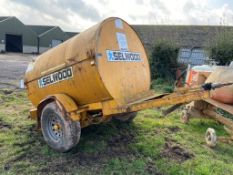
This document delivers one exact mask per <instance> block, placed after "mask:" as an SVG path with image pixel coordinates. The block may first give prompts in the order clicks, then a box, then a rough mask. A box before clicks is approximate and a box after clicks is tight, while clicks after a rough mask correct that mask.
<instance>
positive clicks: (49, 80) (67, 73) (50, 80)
mask: <svg viewBox="0 0 233 175" xmlns="http://www.w3.org/2000/svg"><path fill="white" fill-rule="evenodd" d="M72 77H73V70H72V67H67V68H65V69H62V70H59V71H57V72H54V73H52V74H49V75H46V76H44V77H41V78H40V79H39V80H38V86H39V88H43V87H46V86H49V85H51V84H55V83H58V82H60V81H63V80H67V79H70V78H72Z"/></svg>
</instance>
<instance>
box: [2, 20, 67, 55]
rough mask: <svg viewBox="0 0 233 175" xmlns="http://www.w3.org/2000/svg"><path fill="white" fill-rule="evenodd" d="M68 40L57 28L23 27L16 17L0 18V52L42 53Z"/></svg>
mask: <svg viewBox="0 0 233 175" xmlns="http://www.w3.org/2000/svg"><path fill="white" fill-rule="evenodd" d="M69 38H70V36H69V35H67V34H66V33H65V32H64V31H62V29H61V28H60V27H58V26H38V25H24V24H23V23H22V22H21V21H20V20H19V19H17V18H16V17H0V52H19V53H43V52H45V51H46V50H48V49H50V48H52V47H55V46H57V45H58V44H60V43H62V42H63V41H65V40H67V39H69Z"/></svg>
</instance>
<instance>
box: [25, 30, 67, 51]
mask: <svg viewBox="0 0 233 175" xmlns="http://www.w3.org/2000/svg"><path fill="white" fill-rule="evenodd" d="M28 27H29V28H31V29H32V30H33V31H34V32H35V33H37V35H38V45H39V48H38V52H39V53H42V52H45V51H46V50H48V49H50V48H52V47H55V46H57V45H58V44H60V43H62V42H64V41H65V40H67V39H69V36H68V35H67V34H66V33H65V32H63V31H62V30H61V28H60V27H58V26H41V25H28Z"/></svg>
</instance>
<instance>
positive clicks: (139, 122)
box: [0, 90, 233, 175]
mask: <svg viewBox="0 0 233 175" xmlns="http://www.w3.org/2000/svg"><path fill="white" fill-rule="evenodd" d="M30 107H31V105H30V103H29V101H28V100H27V97H26V93H25V92H11V91H9V90H1V91H0V174H17V175H19V174H114V175H115V174H129V175H131V174H158V175H159V174H184V175H187V174H190V175H191V174H198V175H199V174H203V175H204V174H209V175H214V174H216V175H220V174H224V175H232V174H233V147H232V145H228V144H224V143H218V144H217V146H216V147H215V148H213V149H212V148H209V147H207V146H206V144H205V141H204V134H205V131H206V129H207V128H208V127H212V128H215V129H216V131H217V134H218V135H221V136H225V135H227V134H226V132H225V131H224V129H223V126H222V125H220V124H218V123H216V122H215V121H211V120H201V119H193V120H191V122H190V123H189V124H187V125H185V124H182V123H181V122H180V115H181V112H180V111H178V112H175V113H173V114H171V115H169V116H168V117H163V116H162V115H161V113H160V111H159V110H145V111H141V112H140V113H138V115H137V117H136V119H135V120H134V121H133V122H132V123H130V124H127V123H120V122H116V121H111V122H109V123H104V124H101V125H93V126H90V127H88V128H85V129H83V130H82V135H81V140H80V142H79V144H78V145H77V147H76V148H74V149H73V150H72V151H71V152H69V153H57V152H55V151H53V150H51V149H50V148H49V147H48V146H47V145H46V143H45V142H44V141H43V138H42V135H41V133H40V131H37V127H36V123H35V122H34V121H31V120H30V119H28V114H29V112H28V111H29V109H30Z"/></svg>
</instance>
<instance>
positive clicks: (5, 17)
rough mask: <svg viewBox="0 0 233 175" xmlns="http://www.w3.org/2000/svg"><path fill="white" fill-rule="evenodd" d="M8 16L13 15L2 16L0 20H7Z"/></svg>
mask: <svg viewBox="0 0 233 175" xmlns="http://www.w3.org/2000/svg"><path fill="white" fill-rule="evenodd" d="M8 18H11V16H0V22H2V21H4V20H6V19H8Z"/></svg>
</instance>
